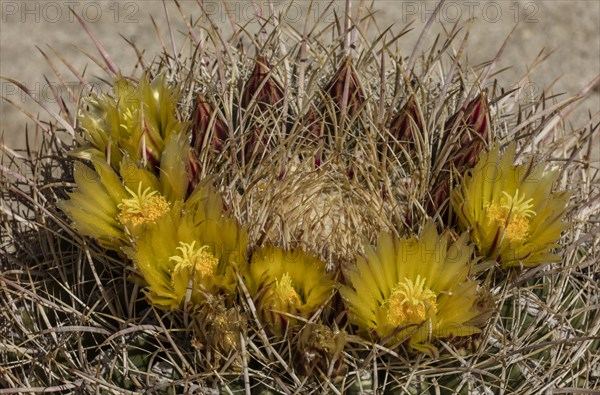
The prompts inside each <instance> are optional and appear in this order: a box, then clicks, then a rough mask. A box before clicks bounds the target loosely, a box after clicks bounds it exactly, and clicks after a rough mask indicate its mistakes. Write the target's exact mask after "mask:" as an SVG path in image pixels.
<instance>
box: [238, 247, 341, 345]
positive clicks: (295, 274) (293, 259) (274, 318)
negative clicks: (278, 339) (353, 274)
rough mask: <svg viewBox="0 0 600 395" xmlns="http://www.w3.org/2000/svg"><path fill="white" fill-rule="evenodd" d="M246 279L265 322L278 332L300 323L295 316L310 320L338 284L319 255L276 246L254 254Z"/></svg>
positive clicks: (274, 331)
mask: <svg viewBox="0 0 600 395" xmlns="http://www.w3.org/2000/svg"><path fill="white" fill-rule="evenodd" d="M244 279H245V283H246V286H247V287H248V292H249V293H250V295H251V296H252V298H253V299H254V301H255V304H256V308H257V311H258V313H259V316H260V318H261V320H262V321H263V324H264V325H265V326H266V327H267V328H268V329H269V330H270V331H271V332H273V333H276V334H281V333H283V331H284V330H285V329H286V328H288V327H289V326H293V325H295V324H296V323H297V320H296V319H295V318H294V317H293V316H296V317H302V318H305V319H309V318H310V317H311V315H313V314H314V313H315V312H317V310H318V309H319V308H320V307H322V305H323V303H325V301H327V299H328V298H329V297H330V296H331V294H332V293H333V291H334V284H335V282H334V278H333V274H331V273H327V271H326V265H325V263H324V262H322V261H321V260H319V259H318V258H316V257H314V256H312V255H309V254H307V253H305V252H303V251H301V250H292V251H286V250H283V249H281V248H276V247H273V246H267V247H264V248H262V249H260V250H258V251H256V252H255V253H254V254H253V255H252V260H251V262H250V267H249V269H248V271H247V273H246V275H245V276H244Z"/></svg>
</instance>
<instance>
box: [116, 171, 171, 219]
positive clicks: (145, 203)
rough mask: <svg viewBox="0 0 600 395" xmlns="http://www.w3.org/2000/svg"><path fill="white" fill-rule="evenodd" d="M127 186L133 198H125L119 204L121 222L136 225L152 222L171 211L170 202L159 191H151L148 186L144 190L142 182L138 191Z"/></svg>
mask: <svg viewBox="0 0 600 395" xmlns="http://www.w3.org/2000/svg"><path fill="white" fill-rule="evenodd" d="M125 188H126V189H127V191H128V192H129V193H130V194H131V198H129V199H123V200H122V201H121V203H119V205H118V206H117V207H118V208H119V210H121V212H120V213H119V216H118V217H117V219H118V220H119V222H120V223H121V224H123V225H125V224H132V225H134V226H137V225H140V224H146V223H150V224H151V223H154V222H155V221H156V220H157V219H158V218H160V217H161V216H162V215H163V214H165V213H166V212H167V211H169V202H167V200H166V199H165V198H164V197H163V196H162V195H159V194H158V192H157V191H152V192H150V188H146V189H145V190H144V191H143V192H142V183H141V182H140V185H139V187H138V192H137V193H135V192H133V191H132V190H131V189H129V188H127V187H125Z"/></svg>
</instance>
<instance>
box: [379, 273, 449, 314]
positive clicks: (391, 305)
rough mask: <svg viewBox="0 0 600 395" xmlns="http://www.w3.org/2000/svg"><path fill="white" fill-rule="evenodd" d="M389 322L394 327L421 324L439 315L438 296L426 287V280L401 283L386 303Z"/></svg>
mask: <svg viewBox="0 0 600 395" xmlns="http://www.w3.org/2000/svg"><path fill="white" fill-rule="evenodd" d="M386 305H387V317H386V318H387V321H388V322H389V323H390V325H393V326H403V325H407V324H420V323H422V322H423V321H425V320H426V319H427V317H428V316H431V315H434V314H436V313H437V296H436V294H435V293H434V292H433V291H432V290H430V289H429V288H426V287H425V278H423V279H421V276H417V279H416V280H415V281H414V282H413V281H412V280H410V279H408V278H405V279H404V280H403V281H400V282H399V283H398V284H396V286H395V287H394V289H392V293H391V294H390V297H389V299H388V300H387V301H386Z"/></svg>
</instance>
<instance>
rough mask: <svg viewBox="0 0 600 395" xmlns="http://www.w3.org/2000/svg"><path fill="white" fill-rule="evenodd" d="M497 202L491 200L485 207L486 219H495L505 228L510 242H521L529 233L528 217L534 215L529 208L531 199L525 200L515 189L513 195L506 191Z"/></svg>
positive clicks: (490, 221)
mask: <svg viewBox="0 0 600 395" xmlns="http://www.w3.org/2000/svg"><path fill="white" fill-rule="evenodd" d="M502 194H503V195H504V196H503V197H502V199H501V201H500V202H499V203H496V202H492V203H490V204H489V205H488V206H487V207H486V213H487V217H488V221H489V223H490V224H491V223H492V222H494V221H496V222H498V224H500V226H502V227H503V228H505V235H504V237H506V238H507V239H508V241H510V242H521V241H523V240H524V239H525V238H526V237H527V235H528V234H529V217H530V216H533V215H535V214H536V213H535V211H533V210H531V207H533V204H532V203H531V202H532V201H533V199H527V200H525V195H523V196H521V197H519V190H518V189H517V190H516V192H515V195H514V196H510V195H509V194H508V193H506V192H502Z"/></svg>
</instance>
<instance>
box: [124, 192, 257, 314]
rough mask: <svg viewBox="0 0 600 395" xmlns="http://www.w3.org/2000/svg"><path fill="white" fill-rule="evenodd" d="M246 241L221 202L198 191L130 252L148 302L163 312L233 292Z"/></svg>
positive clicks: (174, 207)
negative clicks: (143, 283)
mask: <svg viewBox="0 0 600 395" xmlns="http://www.w3.org/2000/svg"><path fill="white" fill-rule="evenodd" d="M247 244H248V236H247V232H246V230H245V229H243V228H241V227H240V226H239V225H238V224H237V222H236V221H235V220H234V219H231V218H228V217H227V216H226V215H225V214H224V213H223V203H222V201H221V198H220V197H219V196H218V195H217V194H215V193H214V192H212V191H211V190H210V189H209V188H208V187H199V189H197V190H196V191H195V192H194V193H193V194H192V196H190V198H189V199H188V200H187V201H186V202H185V203H183V202H182V201H176V202H174V203H173V204H172V207H171V209H170V210H169V212H168V213H167V214H166V215H163V216H160V217H159V218H158V219H157V220H156V224H155V226H151V227H148V228H146V229H145V230H144V232H142V233H140V234H139V237H138V238H137V239H136V243H135V245H134V246H133V247H132V248H130V249H129V250H128V253H129V254H130V256H131V258H132V260H133V262H134V264H135V266H136V268H137V269H138V270H139V272H140V274H141V276H142V277H143V279H144V281H145V282H146V292H147V296H148V299H149V300H150V301H151V302H152V303H154V304H155V305H157V306H159V307H162V308H165V309H175V308H178V307H180V306H181V305H182V304H185V305H191V306H198V305H200V304H202V303H203V302H204V301H205V300H206V299H207V297H208V295H217V294H223V295H225V296H227V295H231V294H233V293H234V291H235V288H236V284H237V279H236V275H235V272H234V268H236V270H238V271H242V270H243V269H244V266H245V263H246V259H247V256H246V248H247Z"/></svg>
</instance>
